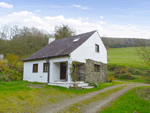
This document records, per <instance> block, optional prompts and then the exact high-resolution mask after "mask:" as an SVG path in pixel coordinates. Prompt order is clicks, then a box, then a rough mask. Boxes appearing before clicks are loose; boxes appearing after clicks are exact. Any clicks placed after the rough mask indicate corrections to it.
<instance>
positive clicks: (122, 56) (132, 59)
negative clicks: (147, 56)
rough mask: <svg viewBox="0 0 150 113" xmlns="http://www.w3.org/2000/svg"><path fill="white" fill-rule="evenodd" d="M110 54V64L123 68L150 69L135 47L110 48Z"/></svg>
mask: <svg viewBox="0 0 150 113" xmlns="http://www.w3.org/2000/svg"><path fill="white" fill-rule="evenodd" d="M107 52H108V64H110V65H111V64H116V65H121V66H130V67H134V68H146V69H150V66H148V65H146V64H145V63H144V61H143V60H142V59H141V57H140V56H139V55H138V54H137V52H136V50H135V48H134V47H127V48H114V49H112V48H110V49H108V50H107Z"/></svg>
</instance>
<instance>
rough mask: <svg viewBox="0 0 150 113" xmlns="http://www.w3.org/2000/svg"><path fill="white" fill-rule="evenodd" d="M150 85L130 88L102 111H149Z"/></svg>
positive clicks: (114, 112)
mask: <svg viewBox="0 0 150 113" xmlns="http://www.w3.org/2000/svg"><path fill="white" fill-rule="evenodd" d="M149 94H150V87H138V88H134V89H132V90H130V91H129V92H127V93H126V94H124V95H123V96H121V97H120V98H118V99H117V100H116V101H115V102H113V103H112V104H111V105H110V106H109V107H108V108H105V109H104V110H103V111H102V112H101V113H149V110H150V95H149Z"/></svg>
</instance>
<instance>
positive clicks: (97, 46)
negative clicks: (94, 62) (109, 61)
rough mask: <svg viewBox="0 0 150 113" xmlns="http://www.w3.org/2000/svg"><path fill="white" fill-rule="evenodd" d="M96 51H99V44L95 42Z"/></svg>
mask: <svg viewBox="0 0 150 113" xmlns="http://www.w3.org/2000/svg"><path fill="white" fill-rule="evenodd" d="M95 52H97V53H99V45H98V44H95Z"/></svg>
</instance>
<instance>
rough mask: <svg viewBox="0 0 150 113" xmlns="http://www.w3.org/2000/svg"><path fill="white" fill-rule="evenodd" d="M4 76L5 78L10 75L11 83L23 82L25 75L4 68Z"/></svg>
mask: <svg viewBox="0 0 150 113" xmlns="http://www.w3.org/2000/svg"><path fill="white" fill-rule="evenodd" d="M2 74H3V75H4V76H5V75H8V77H9V79H10V80H11V81H19V80H22V79H23V75H22V74H21V73H19V72H17V71H14V70H11V69H8V68H6V67H5V68H3V72H2Z"/></svg>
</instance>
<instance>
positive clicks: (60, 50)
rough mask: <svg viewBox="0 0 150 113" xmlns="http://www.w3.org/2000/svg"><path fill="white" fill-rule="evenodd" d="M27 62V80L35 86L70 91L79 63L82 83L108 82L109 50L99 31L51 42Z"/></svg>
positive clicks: (25, 73)
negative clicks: (73, 71)
mask: <svg viewBox="0 0 150 113" xmlns="http://www.w3.org/2000/svg"><path fill="white" fill-rule="evenodd" d="M46 57H47V58H48V59H49V66H48V63H47V62H46ZM23 61H24V72H23V80H27V81H31V82H32V81H37V82H43V83H47V82H48V83H49V84H50V85H59V86H64V87H69V86H70V85H71V84H72V83H73V82H72V81H71V76H70V66H71V64H72V61H77V62H78V67H79V68H78V75H79V77H78V81H82V82H80V83H83V82H98V83H101V82H106V81H107V50H106V48H105V46H104V44H103V42H102V40H101V38H100V35H99V33H98V32H97V31H92V32H88V33H84V34H80V35H76V36H72V37H68V38H63V39H59V40H54V39H52V38H50V40H49V44H48V45H47V46H45V47H44V48H43V49H41V50H39V51H37V52H36V53H34V54H33V55H31V56H29V57H28V58H26V59H25V60H23ZM48 67H49V69H48ZM48 70H49V73H48Z"/></svg>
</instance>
